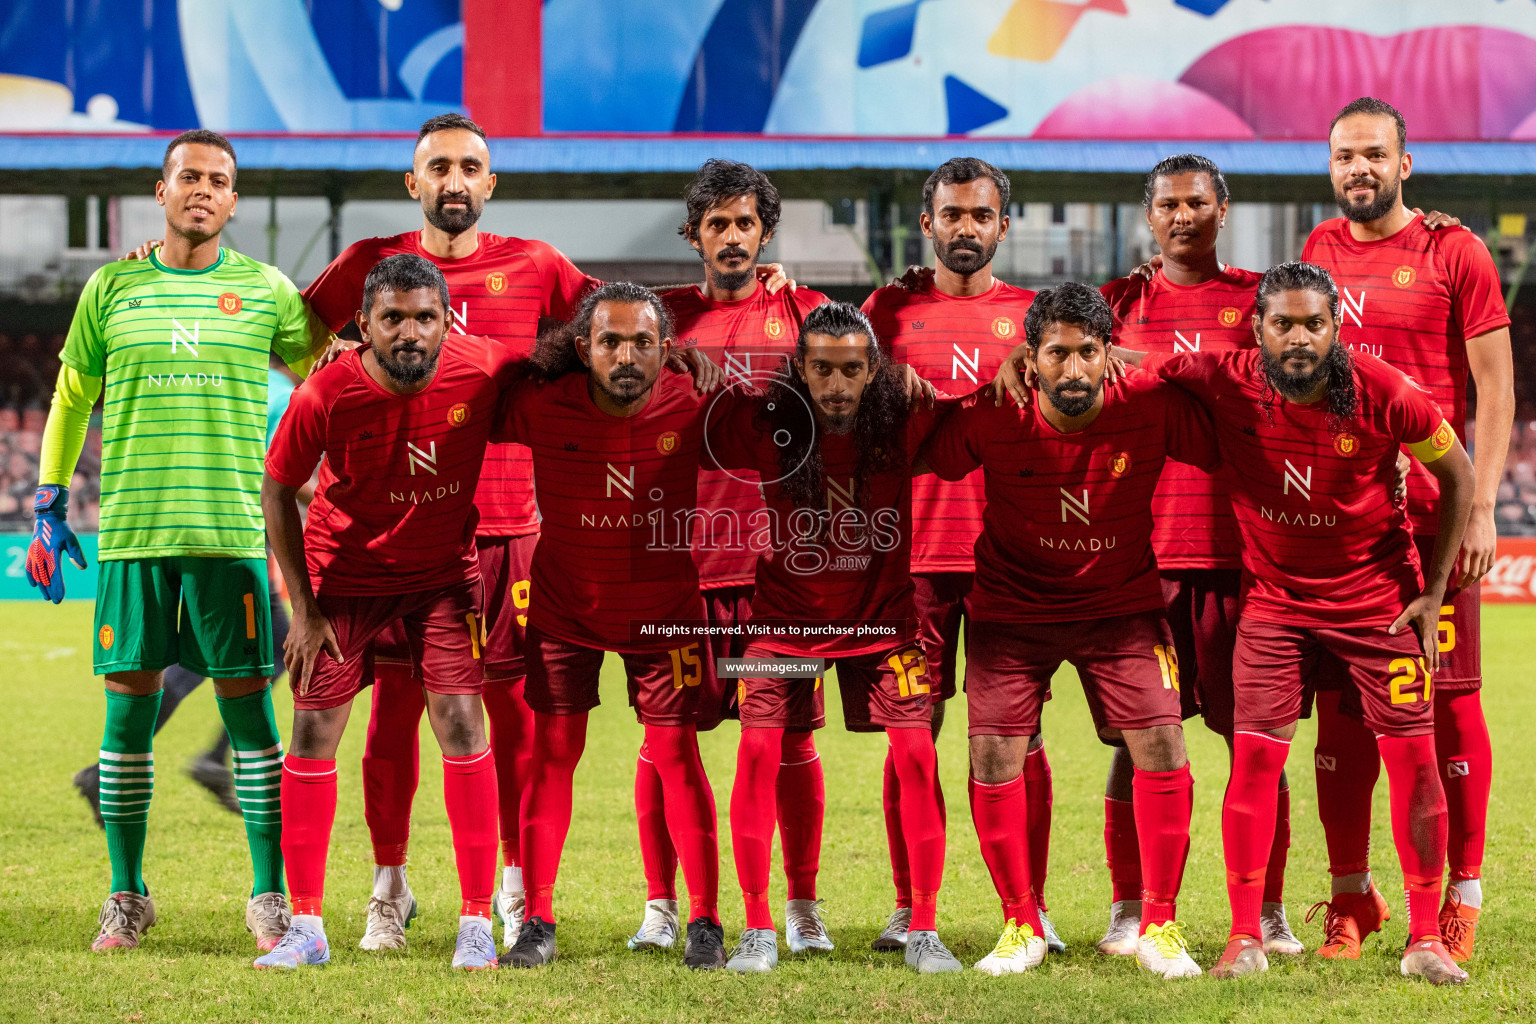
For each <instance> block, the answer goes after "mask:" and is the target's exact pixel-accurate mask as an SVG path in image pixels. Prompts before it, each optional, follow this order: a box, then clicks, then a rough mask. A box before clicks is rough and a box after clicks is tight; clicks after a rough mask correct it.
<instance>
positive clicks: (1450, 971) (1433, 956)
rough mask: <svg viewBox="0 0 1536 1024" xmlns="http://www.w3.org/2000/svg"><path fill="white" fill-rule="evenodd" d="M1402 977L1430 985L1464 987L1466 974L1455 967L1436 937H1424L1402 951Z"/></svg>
mask: <svg viewBox="0 0 1536 1024" xmlns="http://www.w3.org/2000/svg"><path fill="white" fill-rule="evenodd" d="M1401 966H1402V972H1403V977H1405V978H1411V977H1420V978H1423V979H1424V980H1425V981H1427V982H1429V983H1430V984H1431V985H1465V984H1466V983H1467V972H1466V971H1464V970H1462V969H1461V968H1460V967H1457V966H1456V962H1455V961H1454V960H1452V959H1451V954H1450V953H1448V952H1446V949H1445V944H1444V943H1443V942H1441V941H1440V936H1438V935H1425V936H1422V937H1421V938H1418V939H1415V940H1414V941H1413V942H1410V943H1409V944H1408V948H1407V949H1406V950H1404V951H1403V962H1402V965H1401Z"/></svg>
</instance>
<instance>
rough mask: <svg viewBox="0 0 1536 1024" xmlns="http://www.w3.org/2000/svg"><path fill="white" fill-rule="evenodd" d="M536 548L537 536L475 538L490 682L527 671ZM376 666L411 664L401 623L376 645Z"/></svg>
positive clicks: (485, 662) (482, 641) (484, 653)
mask: <svg viewBox="0 0 1536 1024" xmlns="http://www.w3.org/2000/svg"><path fill="white" fill-rule="evenodd" d="M538 543H539V535H538V534H536V533H529V534H525V535H523V536H521V537H476V538H475V550H476V552H477V553H478V554H479V556H480V581H481V585H482V587H483V596H484V605H485V606H484V608H483V609H481V611H482V614H483V618H482V619H481V626H482V628H483V629H484V630H485V635H484V636H482V637H481V638H480V648H481V653H482V656H483V657H482V668H483V669H484V671H485V677H486V678H487V679H502V678H516V677H518V676H521V675H523V673H524V672H525V671H526V667H525V666H524V664H523V649H524V645H525V643H526V640H525V637H526V636H527V627H528V577H529V569H530V567H531V566H532V565H533V549H534V548H535V547H536V546H537V545H538ZM373 660H374V661H375V662H381V663H383V664H395V665H403V664H406V663H408V662H409V661H410V660H411V656H410V651H409V649H408V648H407V646H406V642H405V631H404V630H403V629H402V628H401V624H400V623H399V622H391V623H390V624H389V625H388V626H386V627H385V628H384V631H383V632H381V633H380V634H379V635H378V637H377V639H375V640H374V641H373ZM365 685H366V684H365Z"/></svg>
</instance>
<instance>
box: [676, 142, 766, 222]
mask: <svg viewBox="0 0 1536 1024" xmlns="http://www.w3.org/2000/svg"><path fill="white" fill-rule="evenodd" d="M738 196H752V197H753V198H754V199H756V201H757V219H758V220H760V221H762V222H763V237H764V238H767V237H768V236H769V235H771V234H773V232H774V229H775V228H777V227H778V226H779V214H780V212H781V211H782V209H783V203H782V202H781V201H780V199H779V190H778V189H777V188H775V187H774V185H773V182H771V181H769V180H768V175H766V174H764V173H763V172H762V171H760V170H758V169H757V168H756V167H753V166H752V165H751V164H743V163H738V162H736V161H735V160H706V161H704V166H702V167H700V168H699V173H698V174H695V175H694V176H693V180H692V181H690V182H689V183H688V188H687V190H686V191H685V192H683V202H684V203H686V204H687V206H688V219H687V220H685V221H683V223H682V224H681V225H679V226H678V229H677V233H678V234H680V235H682V236H683V237H684V238H686V239H688V240H689V241H693V240H694V239H696V238H698V237H699V225H700V224H702V223H703V222H704V215H705V214H706V213H708V212H709V211H710V210H713V209H714V208H715V207H717V206H719V205H720V204H721V203H724V202H727V201H729V200H731V199H735V198H737V197H738Z"/></svg>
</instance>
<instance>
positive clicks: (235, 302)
mask: <svg viewBox="0 0 1536 1024" xmlns="http://www.w3.org/2000/svg"><path fill="white" fill-rule="evenodd" d="M219 312H220V313H223V314H224V315H225V316H234V315H235V314H236V313H238V312H240V296H238V295H236V294H235V293H234V292H225V293H224V294H223V295H220V296H219Z"/></svg>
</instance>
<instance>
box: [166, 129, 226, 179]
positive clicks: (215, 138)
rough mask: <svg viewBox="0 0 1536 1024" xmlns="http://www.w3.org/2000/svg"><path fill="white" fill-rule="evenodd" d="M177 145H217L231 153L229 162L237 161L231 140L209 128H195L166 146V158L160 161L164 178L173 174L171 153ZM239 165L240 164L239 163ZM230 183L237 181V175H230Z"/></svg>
mask: <svg viewBox="0 0 1536 1024" xmlns="http://www.w3.org/2000/svg"><path fill="white" fill-rule="evenodd" d="M177 146H216V147H218V148H219V149H222V150H223V151H224V152H226V153H228V154H229V162H230V163H232V164H233V163H235V147H234V146H232V145H230V144H229V140H228V139H226V138H225V137H224V136H222V135H220V134H219V133H218V132H211V131H209V130H208V129H207V128H193V129H191V130H190V131H185V132H182V133H181V134H180V135H178V136H176V137H175V138H174V139H172V140H171V144H170V145H169V146H166V147H165V159H164V160H162V161H161V162H160V175H161V177H162V178H169V177H170V176H171V154H173V153H175V152H176V147H177ZM237 166H238V165H237ZM229 183H230V184H231V185H233V184H234V183H235V176H234V175H233V174H231V175H230V176H229Z"/></svg>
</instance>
